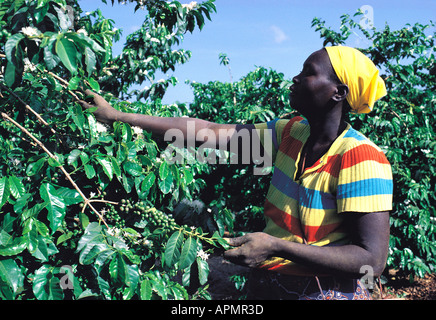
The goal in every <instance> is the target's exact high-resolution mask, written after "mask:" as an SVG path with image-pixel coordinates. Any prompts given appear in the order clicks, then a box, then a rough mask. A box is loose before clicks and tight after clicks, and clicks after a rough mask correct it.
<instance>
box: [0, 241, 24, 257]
mask: <svg viewBox="0 0 436 320" xmlns="http://www.w3.org/2000/svg"><path fill="white" fill-rule="evenodd" d="M26 248H27V241H26V238H25V237H17V238H14V239H13V240H12V241H11V242H10V243H7V245H5V246H0V256H15V255H17V254H20V253H21V252H23V251H24V250H25V249H26Z"/></svg>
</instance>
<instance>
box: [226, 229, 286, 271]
mask: <svg viewBox="0 0 436 320" xmlns="http://www.w3.org/2000/svg"><path fill="white" fill-rule="evenodd" d="M276 239H277V238H275V237H273V236H270V235H268V234H266V233H263V232H255V233H248V234H246V235H244V236H242V237H238V238H230V239H226V240H227V241H228V243H229V244H230V245H231V246H233V247H237V248H235V249H230V250H227V251H226V252H224V258H225V259H227V260H229V261H231V262H233V263H236V264H240V265H244V266H247V267H251V268H255V267H258V266H259V265H260V264H261V263H262V262H264V261H265V260H267V259H268V258H270V257H272V256H274V248H275V240H276Z"/></svg>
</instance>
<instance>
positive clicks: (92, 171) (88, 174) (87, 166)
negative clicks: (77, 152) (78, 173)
mask: <svg viewBox="0 0 436 320" xmlns="http://www.w3.org/2000/svg"><path fill="white" fill-rule="evenodd" d="M84 169H85V174H86V177H87V178H88V179H92V178H94V177H95V169H94V167H93V166H91V165H90V164H85V165H84Z"/></svg>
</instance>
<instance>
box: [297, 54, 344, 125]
mask: <svg viewBox="0 0 436 320" xmlns="http://www.w3.org/2000/svg"><path fill="white" fill-rule="evenodd" d="M332 72H334V71H333V67H332V65H331V63H330V59H329V57H328V54H327V52H326V51H325V50H324V49H321V50H319V51H315V52H314V53H312V54H311V55H310V56H309V57H308V58H307V60H306V61H305V62H304V64H303V70H302V71H301V72H300V74H299V75H297V76H295V77H294V78H293V82H294V83H293V85H292V86H291V87H290V91H291V93H290V99H291V106H292V107H293V108H294V109H296V110H298V111H299V112H301V114H303V115H304V116H306V117H308V118H313V117H317V116H323V115H324V114H325V113H326V112H327V111H328V110H329V109H330V107H331V106H332V102H334V101H332V99H331V98H332V97H333V95H334V94H335V93H336V92H337V83H335V82H334V81H333V80H332V79H331V78H332V77H331V75H332Z"/></svg>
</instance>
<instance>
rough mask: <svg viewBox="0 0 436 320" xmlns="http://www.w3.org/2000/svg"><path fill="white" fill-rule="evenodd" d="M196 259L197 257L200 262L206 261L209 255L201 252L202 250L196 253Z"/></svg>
mask: <svg viewBox="0 0 436 320" xmlns="http://www.w3.org/2000/svg"><path fill="white" fill-rule="evenodd" d="M197 257H199V258H200V259H201V260H204V261H206V260H207V259H209V254H207V253H206V252H204V251H203V249H200V250H198V251H197Z"/></svg>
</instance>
